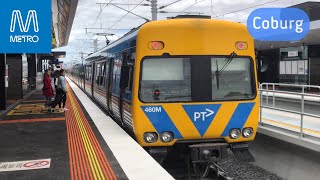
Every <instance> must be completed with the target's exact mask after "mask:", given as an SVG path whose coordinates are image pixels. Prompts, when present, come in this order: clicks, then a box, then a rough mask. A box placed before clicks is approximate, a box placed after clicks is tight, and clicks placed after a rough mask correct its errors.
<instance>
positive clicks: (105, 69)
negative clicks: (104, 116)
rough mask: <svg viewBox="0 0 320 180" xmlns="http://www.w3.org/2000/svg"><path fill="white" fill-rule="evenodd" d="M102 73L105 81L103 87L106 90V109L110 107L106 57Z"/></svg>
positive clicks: (108, 65)
mask: <svg viewBox="0 0 320 180" xmlns="http://www.w3.org/2000/svg"><path fill="white" fill-rule="evenodd" d="M104 71H105V72H104V75H105V81H104V88H105V90H106V94H105V95H106V104H107V109H108V110H109V109H110V105H109V99H110V91H109V86H110V76H111V75H110V61H109V59H107V61H106V62H105V68H104Z"/></svg>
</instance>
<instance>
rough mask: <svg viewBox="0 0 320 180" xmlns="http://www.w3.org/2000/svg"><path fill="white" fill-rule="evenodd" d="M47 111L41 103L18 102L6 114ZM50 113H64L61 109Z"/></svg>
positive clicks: (43, 112)
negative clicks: (18, 103)
mask: <svg viewBox="0 0 320 180" xmlns="http://www.w3.org/2000/svg"><path fill="white" fill-rule="evenodd" d="M48 113H49V112H48V111H47V110H46V109H45V107H44V105H43V104H42V103H40V104H20V105H18V106H16V107H15V108H14V109H13V110H11V111H10V112H9V113H8V114H7V116H12V115H21V116H22V115H33V114H48ZM52 113H55V114H57V113H64V112H63V111H59V110H56V111H54V112H52Z"/></svg>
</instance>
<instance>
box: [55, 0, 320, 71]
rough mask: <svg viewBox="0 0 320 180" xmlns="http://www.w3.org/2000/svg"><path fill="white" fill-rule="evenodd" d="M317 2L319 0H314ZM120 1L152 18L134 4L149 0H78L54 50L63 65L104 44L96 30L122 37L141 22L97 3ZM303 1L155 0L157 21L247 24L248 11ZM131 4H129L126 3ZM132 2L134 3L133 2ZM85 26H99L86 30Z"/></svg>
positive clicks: (146, 2)
mask: <svg viewBox="0 0 320 180" xmlns="http://www.w3.org/2000/svg"><path fill="white" fill-rule="evenodd" d="M314 1H319V0H314ZM110 2H111V3H120V4H125V5H120V4H115V5H117V6H120V7H121V8H123V9H126V10H130V11H131V12H133V13H135V14H138V15H140V16H143V17H144V18H147V19H151V7H150V6H141V5H137V4H139V3H140V4H150V2H149V1H148V0H79V2H78V7H77V11H76V15H75V18H74V22H73V26H72V30H71V33H70V37H69V43H68V46H65V47H62V48H59V49H57V50H65V51H66V53H67V55H66V57H65V58H64V59H62V60H63V61H64V62H65V64H67V65H68V64H69V65H70V64H73V63H76V62H80V61H81V58H80V57H81V56H80V53H85V54H84V57H85V56H87V54H88V53H92V52H93V51H94V48H93V47H94V45H93V41H94V39H97V40H98V49H100V48H102V47H104V46H105V45H106V39H105V37H104V36H98V35H96V34H97V33H112V34H115V35H113V36H108V39H109V40H111V41H114V40H116V39H117V38H119V37H121V36H123V35H124V34H125V33H126V32H128V31H129V30H130V29H132V28H134V27H137V26H139V25H141V24H143V23H144V22H146V21H145V20H144V19H142V18H140V17H137V16H135V15H132V14H130V13H127V12H126V11H124V10H121V9H120V8H117V7H115V6H113V5H110V4H109V5H105V4H102V5H99V4H97V3H110ZM303 2H306V0H158V7H161V6H164V5H168V4H171V3H173V4H172V5H169V6H167V7H166V8H163V9H161V10H160V11H166V12H168V13H158V20H163V19H167V18H168V17H174V16H177V15H179V14H188V13H190V14H199V13H200V14H201V15H209V16H211V17H212V19H221V20H227V21H234V22H241V23H244V24H245V23H246V20H247V18H248V16H249V14H250V13H251V12H252V11H253V10H255V9H257V8H263V7H288V6H292V5H295V4H299V3H303ZM129 4H130V5H129ZM133 4H134V5H133ZM85 28H98V29H88V30H87V32H86V30H85Z"/></svg>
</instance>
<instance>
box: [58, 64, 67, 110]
mask: <svg viewBox="0 0 320 180" xmlns="http://www.w3.org/2000/svg"><path fill="white" fill-rule="evenodd" d="M58 92H59V93H62V94H61V95H62V99H61V102H60V104H59V108H61V103H62V107H63V110H64V111H67V110H68V109H67V108H66V107H65V106H66V100H67V94H66V93H67V82H66V78H65V71H64V70H63V69H61V70H60V76H59V79H58V91H57V93H58Z"/></svg>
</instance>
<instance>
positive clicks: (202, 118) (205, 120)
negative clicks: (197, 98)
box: [182, 104, 221, 136]
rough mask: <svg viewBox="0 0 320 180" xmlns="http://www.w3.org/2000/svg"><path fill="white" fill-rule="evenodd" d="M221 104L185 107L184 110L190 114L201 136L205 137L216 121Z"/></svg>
mask: <svg viewBox="0 0 320 180" xmlns="http://www.w3.org/2000/svg"><path fill="white" fill-rule="evenodd" d="M220 106H221V104H206V105H183V106H182V107H183V109H184V110H185V112H186V113H187V114H188V116H189V118H190V120H191V122H192V123H193V124H194V126H195V127H196V128H197V130H198V132H199V134H200V135H201V136H203V135H204V134H205V133H206V131H207V130H208V128H209V126H210V124H211V123H212V121H213V120H214V117H215V116H216V114H217V112H218V111H219V108H220Z"/></svg>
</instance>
